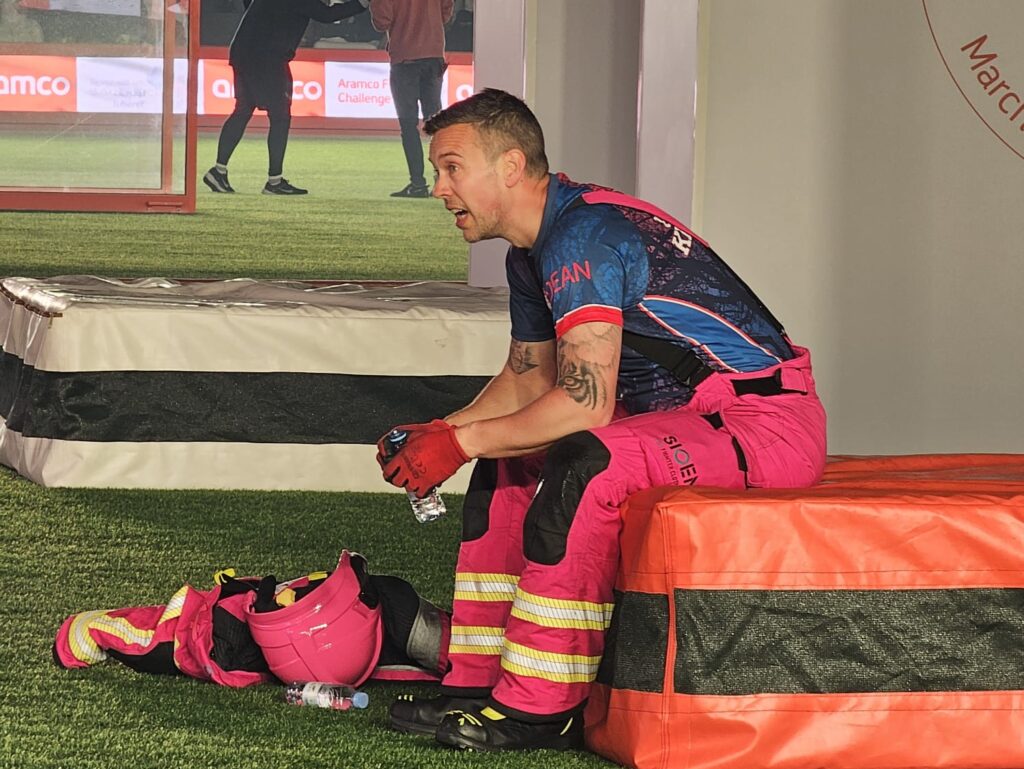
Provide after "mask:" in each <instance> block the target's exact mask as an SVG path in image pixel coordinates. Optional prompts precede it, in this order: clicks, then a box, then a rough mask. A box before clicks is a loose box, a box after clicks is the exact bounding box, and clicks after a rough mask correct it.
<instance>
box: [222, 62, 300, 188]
mask: <svg viewBox="0 0 1024 769" xmlns="http://www.w3.org/2000/svg"><path fill="white" fill-rule="evenodd" d="M231 69H232V70H233V71H234V73H235V108H234V110H232V112H231V114H230V115H228V118H227V120H225V121H224V126H223V127H222V128H221V129H220V140H219V141H218V142H217V162H218V163H220V164H222V165H227V164H228V160H230V159H231V154H232V153H233V152H234V151H235V147H237V146H238V143H239V142H240V141H241V140H242V136H243V134H245V128H246V126H248V125H249V119H250V118H251V117H252V113H253V112H254V111H255V110H256V109H264V110H266V111H267V120H268V121H269V123H270V130H269V131H268V133H267V153H268V155H269V162H268V167H267V174H268V175H269V176H280V175H281V173H282V172H283V169H284V152H285V150H286V149H287V147H288V131H289V129H290V128H291V122H292V71H291V67H290V66H289V62H287V61H267V60H264V59H259V60H256V61H253V62H237V63H235V64H232V65H231Z"/></svg>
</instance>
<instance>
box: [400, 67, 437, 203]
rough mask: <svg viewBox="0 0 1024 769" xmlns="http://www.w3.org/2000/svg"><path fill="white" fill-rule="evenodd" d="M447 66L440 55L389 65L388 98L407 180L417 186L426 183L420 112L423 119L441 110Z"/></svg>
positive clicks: (423, 185) (422, 185)
mask: <svg viewBox="0 0 1024 769" xmlns="http://www.w3.org/2000/svg"><path fill="white" fill-rule="evenodd" d="M447 68H448V65H447V64H446V63H445V60H444V59H441V58H437V59H413V60H412V61H402V62H398V63H392V65H391V97H392V98H393V99H394V101H395V112H396V113H397V114H398V125H399V128H401V131H402V150H403V151H404V152H405V163H406V165H407V166H408V167H409V181H410V182H411V183H412V184H413V185H415V186H417V187H425V186H426V185H427V181H426V179H425V178H424V176H423V144H422V140H421V139H420V131H419V120H420V112H421V111H422V112H423V119H424V120H426V119H427V118H429V117H431V116H432V115H434V114H435V113H437V112H440V111H441V82H442V80H443V78H444V71H445V70H446V69H447Z"/></svg>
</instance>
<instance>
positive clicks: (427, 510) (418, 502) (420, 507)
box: [385, 429, 447, 523]
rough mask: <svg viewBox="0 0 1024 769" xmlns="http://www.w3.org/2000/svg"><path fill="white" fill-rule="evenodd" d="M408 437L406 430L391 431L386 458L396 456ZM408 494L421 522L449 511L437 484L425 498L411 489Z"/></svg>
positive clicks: (413, 510) (410, 503)
mask: <svg viewBox="0 0 1024 769" xmlns="http://www.w3.org/2000/svg"><path fill="white" fill-rule="evenodd" d="M408 439H409V434H408V433H407V432H405V430H398V429H395V430H392V431H391V432H389V433H388V437H387V444H388V446H389V447H390V449H389V451H388V452H387V455H386V457H385V458H386V459H391V457H393V456H395V454H397V453H398V452H399V451H400V450H401V449H402V446H404V445H405V442H406V441H407V440H408ZM406 494H408V496H409V507H411V508H412V514H413V515H414V516H416V520H417V521H419V522H420V523H430V522H431V521H436V520H437V519H438V518H440V517H441V516H442V515H444V514H445V512H446V511H447V508H445V506H444V500H443V499H441V494H440V492H438V490H437V487H436V486H435V487H434V488H432V489H431V490H430V493H429V494H427V496H425V497H423V499H420V498H419V497H417V496H416V495H415V494H413V493H412V492H411V491H407V492H406Z"/></svg>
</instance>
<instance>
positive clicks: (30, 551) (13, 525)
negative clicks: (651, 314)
mask: <svg viewBox="0 0 1024 769" xmlns="http://www.w3.org/2000/svg"><path fill="white" fill-rule="evenodd" d="M447 501H448V505H449V511H450V512H449V515H448V516H446V517H445V518H443V519H442V520H440V521H438V522H436V523H434V524H428V525H421V524H418V523H416V522H415V520H414V519H413V518H412V515H411V513H410V511H409V507H408V502H407V501H406V499H405V497H404V495H402V494H400V493H397V492H396V493H394V494H341V493H326V492H229V491H159V492H158V491H140V490H109V489H44V488H40V487H38V486H35V485H34V484H32V483H30V482H29V481H27V480H25V479H23V478H20V477H18V476H17V475H15V474H14V473H13V472H11V471H9V470H7V469H5V468H4V469H0V515H2V517H3V520H4V524H5V525H4V530H3V532H4V533H3V537H2V546H3V553H4V556H3V557H4V566H3V586H4V590H3V593H2V596H0V617H2V618H3V626H4V629H5V630H4V636H5V638H4V643H3V644H0V671H2V673H0V692H2V697H0V767H5V768H6V767H11V768H12V769H13V768H14V767H18V769H42V768H43V767H46V768H47V769H52V768H54V767H66V768H67V769H93V768H95V769H101V768H102V769H121V768H122V767H123V768H124V769H128V768H129V767H131V768H132V769H135V768H141V767H153V768H154V769H156V768H158V767H159V768H163V767H167V768H168V769H171V768H172V767H173V768H174V769H180V768H181V767H195V768H200V767H210V768H211V769H213V768H214V767H217V768H218V769H220V768H222V767H226V766H233V767H247V768H249V769H291V768H293V767H294V769H300V768H301V769H312V768H313V767H323V769H346V768H351V769H363V768H369V767H388V768H390V767H438V768H440V767H453V766H454V767H459V766H489V767H498V768H500V769H512V768H513V767H523V768H524V769H525V768H526V767H601V766H609V764H608V763H607V762H605V761H603V760H602V759H599V758H598V757H596V756H593V755H590V754H587V753H583V752H555V751H533V752H530V753H522V754H476V753H463V752H458V751H452V750H449V749H446V748H443V747H441V746H438V745H435V744H434V743H433V742H432V741H430V740H428V739H422V738H414V737H408V736H405V735H400V734H398V733H396V732H393V731H391V730H390V729H388V728H387V724H386V722H387V706H388V705H389V704H390V702H391V701H392V699H393V698H394V697H395V696H396V695H397V694H398V693H400V692H405V691H411V692H416V693H422V694H428V693H430V687H428V686H422V685H420V686H407V685H398V684H387V685H384V684H369V685H368V686H367V687H366V690H367V691H368V692H369V694H370V707H369V708H367V709H366V710H364V711H348V712H333V711H321V710H317V709H315V708H302V707H296V706H293V705H288V704H286V703H285V702H284V701H283V699H282V696H283V690H282V689H281V687H278V686H270V685H264V686H258V687H252V688H249V689H241V690H238V689H228V688H224V687H220V686H216V685H214V684H210V683H206V682H199V681H195V680H193V679H188V678H183V677H181V678H175V677H164V676H153V675H146V674H142V673H136V672H134V671H132V670H130V669H128V668H127V667H124V666H122V665H120V664H118V663H116V662H112V661H108V662H105V663H100V664H99V665H96V666H94V667H91V668H86V669H84V670H76V671H66V670H62V669H60V668H58V667H56V666H55V665H54V664H53V663H52V661H51V657H50V646H51V644H52V642H53V637H54V634H55V633H56V630H57V628H58V627H59V625H60V623H61V621H62V620H63V619H64V617H65V616H67V615H68V614H71V613H74V612H77V611H83V610H86V609H103V608H108V609H109V608H117V607H121V606H142V605H150V604H163V603H166V601H167V600H168V599H169V598H170V597H171V595H172V594H173V593H174V592H175V591H176V590H177V589H178V588H179V587H180V586H181V585H182V584H184V583H186V582H188V583H189V584H192V585H194V586H195V587H197V588H200V589H208V588H209V587H210V586H211V584H212V574H213V572H214V571H215V570H216V569H219V568H225V567H229V566H230V567H234V568H235V569H236V570H237V572H238V573H239V574H249V575H264V574H275V575H277V576H278V577H279V578H286V577H294V576H299V575H301V574H305V573H308V572H310V571H313V570H317V569H322V568H330V567H332V566H333V565H334V563H335V562H336V559H337V556H338V552H339V551H340V549H341V548H343V547H347V548H349V549H350V550H356V551H358V552H361V553H363V554H364V555H366V556H367V558H368V559H369V562H370V567H371V570H372V571H373V572H375V573H382V574H397V575H400V576H403V577H405V578H406V579H409V580H410V581H411V582H412V583H413V584H414V585H416V586H417V588H418V589H419V590H420V592H421V593H422V594H423V595H424V596H425V597H427V598H429V599H431V600H433V601H435V602H436V603H439V604H442V605H450V595H451V588H452V577H453V571H454V565H455V557H456V551H457V547H458V540H459V519H460V512H461V506H462V499H461V497H459V496H457V495H448V498H447Z"/></svg>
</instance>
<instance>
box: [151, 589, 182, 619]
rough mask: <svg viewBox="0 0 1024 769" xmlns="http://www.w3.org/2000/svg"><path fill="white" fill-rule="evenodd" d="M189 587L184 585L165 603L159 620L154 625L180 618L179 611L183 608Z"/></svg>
mask: <svg viewBox="0 0 1024 769" xmlns="http://www.w3.org/2000/svg"><path fill="white" fill-rule="evenodd" d="M188 591H189V586H188V585H185V586H184V587H183V588H181V589H180V590H179V591H178V592H177V593H175V594H174V595H172V596H171V600H170V601H168V602H167V605H166V606H165V607H164V613H163V614H161V615H160V619H159V620H158V621H157V623H156V624H158V625H162V624H163V623H164V622H166V621H167V620H169V619H174V618H175V617H180V616H181V610H182V609H183V608H184V607H185V597H186V596H187V595H188Z"/></svg>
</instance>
